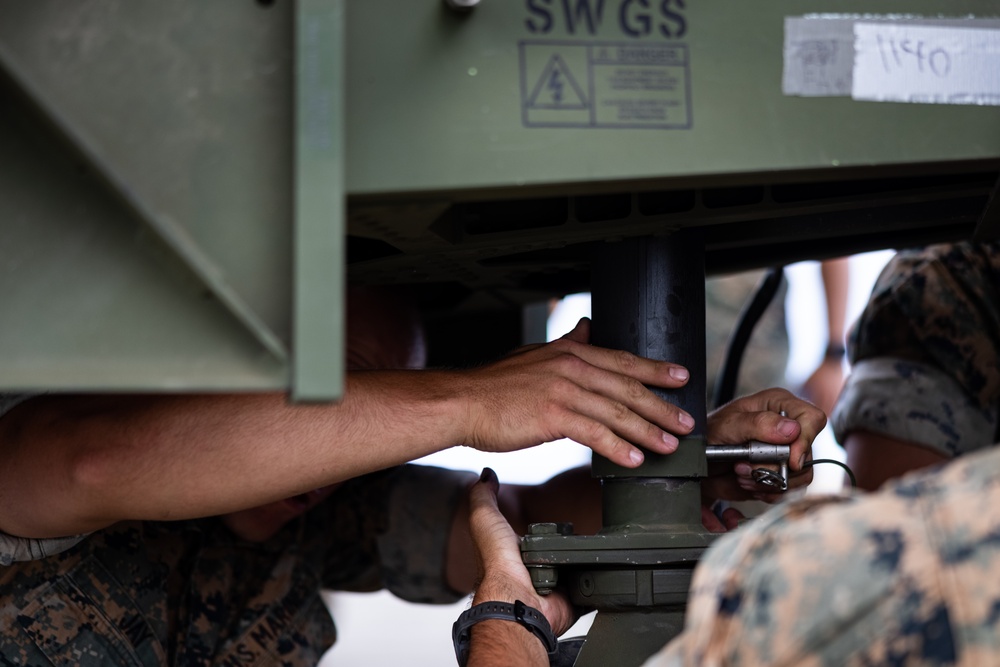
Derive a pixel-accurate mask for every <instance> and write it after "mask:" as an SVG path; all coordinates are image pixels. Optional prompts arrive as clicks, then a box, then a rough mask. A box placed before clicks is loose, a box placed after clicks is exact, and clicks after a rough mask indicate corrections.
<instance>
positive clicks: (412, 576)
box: [379, 465, 477, 603]
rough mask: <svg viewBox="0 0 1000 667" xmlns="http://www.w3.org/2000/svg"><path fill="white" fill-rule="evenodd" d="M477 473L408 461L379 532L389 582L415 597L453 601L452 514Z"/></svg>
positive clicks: (406, 597)
mask: <svg viewBox="0 0 1000 667" xmlns="http://www.w3.org/2000/svg"><path fill="white" fill-rule="evenodd" d="M476 479H477V475H475V474H473V473H470V472H464V471H458V470H445V469H443V468H434V467H431V466H419V465H409V466H404V467H403V474H401V475H400V476H399V478H398V479H397V480H396V483H395V484H394V485H393V489H392V495H391V496H390V499H389V524H388V530H386V532H384V533H383V534H382V535H381V536H380V537H379V553H380V554H381V561H382V570H383V575H384V577H385V582H386V588H387V589H389V590H390V591H392V593H393V594H394V595H396V596H397V597H400V598H402V599H404V600H410V601H411V602H433V603H446V602H455V601H456V600H459V599H461V598H462V597H463V596H464V595H465V594H463V593H457V592H455V591H454V590H452V589H451V587H449V586H448V584H447V583H445V579H444V575H445V556H446V551H447V546H448V538H449V536H450V534H451V522H452V517H453V516H454V514H455V510H456V508H457V507H458V504H459V502H460V501H461V499H462V497H463V496H464V495H465V494H466V493H467V492H468V490H469V486H470V485H471V484H472V483H473V482H475V480H476Z"/></svg>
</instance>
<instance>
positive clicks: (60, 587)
mask: <svg viewBox="0 0 1000 667" xmlns="http://www.w3.org/2000/svg"><path fill="white" fill-rule="evenodd" d="M2 398H3V397H2V396H0V399H2ZM473 479H475V476H474V475H470V474H468V473H460V472H455V471H449V470H441V469H437V468H429V467H423V466H402V467H399V468H395V469H392V470H388V471H383V472H380V473H375V474H372V475H368V476H366V477H362V478H358V479H355V480H352V481H350V482H347V483H346V484H344V485H343V486H341V487H340V488H339V489H337V491H335V492H334V494H333V495H331V496H330V498H328V499H327V500H326V501H324V502H323V503H321V504H320V505H319V506H317V507H315V508H313V509H312V510H310V511H309V512H307V513H306V514H305V515H303V516H301V517H299V518H298V519H296V520H295V521H292V522H290V523H289V524H288V525H286V526H285V527H284V528H282V530H281V531H280V532H279V533H278V534H277V535H276V536H275V537H273V538H271V539H270V540H268V541H266V542H263V543H249V542H244V541H241V540H239V539H238V538H237V537H235V536H234V535H233V534H232V533H231V532H230V531H229V530H228V529H227V528H226V527H225V525H224V524H223V523H222V521H221V520H220V519H218V518H209V519H200V520H192V521H175V522H154V521H130V522H121V523H118V524H115V525H114V526H111V527H109V528H107V529H104V530H101V531H98V532H96V533H94V534H92V535H90V536H88V537H87V538H86V539H83V540H81V541H79V542H78V543H77V544H75V545H74V546H71V547H70V548H68V549H66V550H64V551H62V552H60V553H57V554H55V555H49V556H48V557H46V558H42V559H40V560H28V561H22V562H14V563H13V564H11V565H8V566H0V628H2V631H0V665H2V666H3V667H9V666H11V665H18V666H19V667H22V666H33V665H46V666H48V665H80V666H83V667H87V666H88V665H98V664H102V665H103V664H114V665H132V666H134V667H139V666H151V665H209V664H211V665H226V666H230V665H231V666H235V665H315V664H316V663H317V662H318V661H319V659H320V657H321V656H322V655H323V653H324V652H325V651H326V650H327V649H328V648H329V647H330V646H331V645H332V644H333V641H334V638H335V631H334V625H333V621H332V619H331V618H330V615H329V612H328V611H327V609H326V607H325V605H324V604H323V600H322V599H321V597H320V591H321V590H322V589H332V590H353V591H370V590H377V589H380V588H387V589H389V590H391V591H392V592H393V593H394V594H396V595H397V596H399V597H401V598H404V599H407V600H412V601H416V602H452V601H455V600H457V599H459V598H460V597H461V596H459V595H457V594H456V593H455V592H454V591H452V590H451V589H450V588H449V587H448V586H447V584H446V583H445V581H444V579H443V577H444V557H445V550H446V544H447V538H448V532H449V529H450V524H451V522H450V517H451V516H452V514H453V512H454V509H455V505H456V503H457V502H458V501H459V500H460V499H461V498H462V497H463V495H464V494H465V492H466V489H467V486H468V484H469V483H470V482H471V481H472V480H473ZM22 542H23V541H22ZM32 542H34V543H36V544H39V545H41V547H40V548H42V549H46V546H45V545H47V544H50V542H49V541H47V540H34V541H32ZM0 548H2V545H0ZM47 550H48V551H49V552H51V551H53V550H55V549H47Z"/></svg>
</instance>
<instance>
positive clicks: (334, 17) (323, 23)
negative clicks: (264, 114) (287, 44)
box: [292, 0, 346, 401]
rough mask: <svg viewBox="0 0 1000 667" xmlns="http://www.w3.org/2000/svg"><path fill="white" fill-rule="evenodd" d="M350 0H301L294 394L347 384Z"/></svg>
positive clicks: (329, 395)
mask: <svg viewBox="0 0 1000 667" xmlns="http://www.w3.org/2000/svg"><path fill="white" fill-rule="evenodd" d="M345 4H346V3H345V2H344V1H343V0H299V2H298V5H297V10H296V11H297V15H296V36H295V51H296V65H295V71H296V89H295V102H296V109H295V125H296V142H295V146H296V152H295V268H294V272H295V307H294V311H293V322H294V327H293V336H294V361H293V368H292V398H293V399H294V400H296V401H329V400H333V399H336V398H338V397H339V396H340V395H341V393H342V392H343V385H344V354H343V349H344V318H343V313H342V312H341V308H342V306H343V304H344V271H343V267H344V240H343V239H344V216H345V204H344V93H343V91H344V89H345V85H344V77H345V74H344V71H345V65H344V63H345V48H344V20H345V17H344V11H345V7H344V5H345Z"/></svg>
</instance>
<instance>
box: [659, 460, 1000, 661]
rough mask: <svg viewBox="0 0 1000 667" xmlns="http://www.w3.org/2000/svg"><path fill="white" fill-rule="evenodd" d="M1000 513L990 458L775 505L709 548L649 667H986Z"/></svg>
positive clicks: (997, 630)
mask: <svg viewBox="0 0 1000 667" xmlns="http://www.w3.org/2000/svg"><path fill="white" fill-rule="evenodd" d="M998 507H1000V449H990V450H987V451H983V452H979V453H976V454H972V455H969V456H966V457H963V458H962V459H959V460H958V461H956V462H954V463H952V464H951V465H949V466H947V467H945V468H936V469H932V470H930V471H922V472H919V473H915V474H911V475H909V476H907V477H904V478H902V479H901V480H896V481H893V482H890V483H889V484H888V485H886V487H885V488H884V490H882V491H880V492H879V493H877V494H872V495H859V496H853V497H846V498H841V497H818V498H813V497H810V498H806V499H803V500H799V501H794V502H791V503H787V504H785V505H780V506H778V507H776V508H774V509H773V510H772V511H770V512H768V513H767V514H765V515H764V516H763V517H760V518H758V519H755V520H754V521H753V522H752V523H750V524H748V525H747V526H745V527H744V528H742V529H740V530H739V531H737V532H734V533H730V534H728V535H726V536H724V537H722V538H721V539H720V540H719V541H718V542H717V543H716V544H715V545H713V547H712V548H711V549H709V551H708V553H707V554H706V557H705V559H704V560H703V561H702V563H701V564H700V565H699V566H698V569H697V571H696V573H695V577H694V581H693V583H692V587H691V597H690V600H689V603H688V613H687V618H686V624H685V630H684V632H683V633H682V634H681V635H680V636H679V637H677V638H676V639H675V640H674V641H673V642H671V643H670V644H669V645H668V646H667V647H666V648H665V649H664V650H663V651H662V652H661V653H660V654H659V655H657V656H654V657H653V658H651V659H650V660H649V661H648V662H647V663H646V667H676V666H680V665H685V666H699V667H703V666H713V665H715V666H721V665H739V666H740V667H753V666H756V665H797V666H802V667H843V666H847V667H852V666H858V667H862V666H868V665H899V666H903V665H906V666H912V667H917V666H921V665H928V666H929V665H962V666H968V667H981V666H982V665H995V664H997V663H998V661H1000V577H998V576H997V572H998V571H1000V511H997V508H998Z"/></svg>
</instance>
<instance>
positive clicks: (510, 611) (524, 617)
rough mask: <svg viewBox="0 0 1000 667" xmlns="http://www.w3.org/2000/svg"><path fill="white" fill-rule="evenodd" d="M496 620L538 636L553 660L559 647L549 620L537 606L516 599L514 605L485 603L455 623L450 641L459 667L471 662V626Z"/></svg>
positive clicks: (469, 611) (473, 608) (469, 610)
mask: <svg viewBox="0 0 1000 667" xmlns="http://www.w3.org/2000/svg"><path fill="white" fill-rule="evenodd" d="M494 619H495V620H501V621H514V622H515V623H517V624H518V625H521V626H522V627H524V628H525V629H526V630H528V632H530V633H531V634H533V635H535V636H536V637H538V640H539V641H541V642H542V645H543V646H545V650H546V651H547V652H548V654H549V656H550V657H551V656H553V655H555V653H556V651H557V650H558V648H559V644H558V642H556V638H555V635H553V634H552V627H551V626H550V625H549V622H548V620H547V619H546V618H545V616H544V614H542V612H540V611H538V610H537V609H535V608H534V607H529V606H528V605H526V604H524V603H523V602H521V601H520V600H515V601H514V604H510V603H509V602H483V603H482V604H477V605H476V606H475V607H472V608H470V609H466V610H465V611H463V612H462V615H461V616H459V617H458V620H457V621H455V624H454V625H453V626H451V641H452V642H453V643H454V644H455V657H456V658H458V664H459V665H460V666H461V667H465V663H466V662H468V660H469V637H470V630H471V629H472V626H473V625H475V624H476V623H478V622H479V621H486V620H494Z"/></svg>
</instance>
